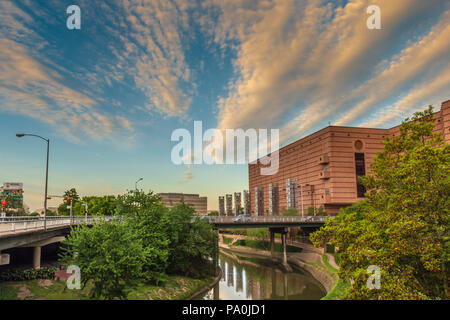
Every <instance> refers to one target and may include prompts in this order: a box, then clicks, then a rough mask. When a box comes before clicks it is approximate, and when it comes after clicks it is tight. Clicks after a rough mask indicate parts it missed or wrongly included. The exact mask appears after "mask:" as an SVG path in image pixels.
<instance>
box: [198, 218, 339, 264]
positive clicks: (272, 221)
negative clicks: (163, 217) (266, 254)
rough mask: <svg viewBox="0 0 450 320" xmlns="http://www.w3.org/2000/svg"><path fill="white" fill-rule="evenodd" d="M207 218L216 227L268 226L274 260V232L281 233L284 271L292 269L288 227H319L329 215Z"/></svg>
mask: <svg viewBox="0 0 450 320" xmlns="http://www.w3.org/2000/svg"><path fill="white" fill-rule="evenodd" d="M203 218H204V219H208V221H209V223H211V224H213V225H214V228H216V229H226V228H232V229H235V228H245V229H248V228H268V229H269V235H270V252H271V255H272V258H273V259H274V260H275V233H280V234H281V250H282V252H283V255H282V257H283V259H282V266H283V267H284V269H285V270H286V271H289V272H290V271H292V268H291V267H290V266H289V264H288V263H287V252H286V247H287V245H286V235H287V233H288V228H289V227H301V228H303V229H304V228H320V227H321V226H323V224H324V223H325V221H327V219H328V218H331V217H325V216H306V217H301V216H290V217H286V216H253V217H244V216H237V217H233V216H223V217H220V216H219V217H203Z"/></svg>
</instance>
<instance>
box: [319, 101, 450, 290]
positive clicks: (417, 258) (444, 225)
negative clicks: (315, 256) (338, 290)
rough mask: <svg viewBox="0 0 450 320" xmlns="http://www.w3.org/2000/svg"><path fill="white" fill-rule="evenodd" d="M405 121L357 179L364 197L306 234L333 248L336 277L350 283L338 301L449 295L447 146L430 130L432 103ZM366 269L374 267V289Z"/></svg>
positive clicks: (449, 153) (449, 177)
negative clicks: (337, 256) (377, 276)
mask: <svg viewBox="0 0 450 320" xmlns="http://www.w3.org/2000/svg"><path fill="white" fill-rule="evenodd" d="M409 120H410V119H406V121H405V122H403V123H402V125H401V126H400V132H399V134H397V135H396V136H395V137H393V138H386V140H385V141H384V150H383V151H381V152H379V153H378V154H377V156H376V157H375V158H374V161H373V163H372V164H371V174H369V175H366V176H365V177H363V178H361V182H362V183H363V185H364V186H365V187H366V188H367V190H368V191H367V193H366V200H364V201H361V202H358V203H356V204H354V205H352V206H350V207H347V208H345V209H342V210H341V211H340V212H339V214H338V215H337V217H336V218H335V219H333V220H329V221H327V223H326V224H325V226H324V227H323V228H322V229H320V230H319V231H317V232H316V233H314V234H312V235H311V240H312V241H313V243H314V244H315V245H316V246H319V245H324V244H326V243H331V244H333V245H335V246H336V247H338V248H339V253H340V261H341V263H340V271H339V277H340V278H341V279H342V281H344V282H346V281H351V282H352V286H351V287H350V288H349V290H347V292H346V294H345V297H344V298H345V299H449V298H450V296H449V291H448V270H449V267H450V260H449V257H450V255H449V241H450V238H449V230H450V228H449V224H450V174H449V173H450V172H449V171H450V145H449V144H446V143H445V142H443V140H442V136H441V135H440V134H436V133H434V132H433V127H434V121H433V112H432V108H431V107H430V108H429V109H428V110H425V111H424V112H418V113H415V114H414V116H413V118H412V119H411V121H409ZM369 266H376V267H375V268H379V270H380V286H379V287H378V288H377V287H375V288H373V289H371V288H370V286H369V285H368V282H370V283H371V284H374V285H376V282H375V280H374V278H375V277H373V274H372V273H371V272H368V271H367V269H368V267H369ZM371 276H372V277H371ZM369 277H371V278H369Z"/></svg>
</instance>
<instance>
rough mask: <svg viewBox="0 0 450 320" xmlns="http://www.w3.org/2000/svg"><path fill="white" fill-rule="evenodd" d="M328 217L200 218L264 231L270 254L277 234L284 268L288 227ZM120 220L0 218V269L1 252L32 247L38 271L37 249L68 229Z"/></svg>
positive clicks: (218, 225) (6, 258)
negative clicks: (279, 234) (266, 235)
mask: <svg viewBox="0 0 450 320" xmlns="http://www.w3.org/2000/svg"><path fill="white" fill-rule="evenodd" d="M327 218H328V217H323V216H307V217H301V216H291V217H286V216H252V217H245V216H244V217H243V216H237V217H236V216H215V217H209V216H202V217H201V218H200V219H204V220H207V221H208V222H209V223H210V224H212V226H213V227H214V228H215V229H227V228H233V229H234V228H246V229H248V228H268V229H269V233H270V242H271V251H272V254H274V238H275V233H281V235H282V237H281V239H282V249H283V264H284V265H286V266H287V257H286V234H287V232H288V228H289V227H302V228H318V227H321V226H322V225H323V224H324V223H325V221H326V220H327ZM112 219H115V220H116V219H121V217H109V216H97V217H91V216H84V217H67V216H56V217H53V216H52V217H47V218H46V219H45V220H44V218H42V217H4V218H0V265H3V264H9V255H8V254H1V251H4V250H7V249H12V248H17V247H32V248H34V250H33V267H34V268H37V269H38V268H40V260H41V247H43V246H45V245H48V244H51V243H54V242H60V241H62V240H64V238H65V237H66V235H67V234H68V233H69V232H70V228H71V227H72V226H76V225H80V224H87V225H92V224H94V223H98V222H101V221H111V220H112Z"/></svg>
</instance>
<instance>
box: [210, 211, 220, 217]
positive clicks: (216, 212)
mask: <svg viewBox="0 0 450 320" xmlns="http://www.w3.org/2000/svg"><path fill="white" fill-rule="evenodd" d="M218 215H219V211H211V212H210V213H208V216H209V217H216V216H218Z"/></svg>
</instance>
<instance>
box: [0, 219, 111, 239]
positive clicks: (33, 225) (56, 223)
mask: <svg viewBox="0 0 450 320" xmlns="http://www.w3.org/2000/svg"><path fill="white" fill-rule="evenodd" d="M111 219H112V218H111V217H109V216H101V217H91V216H88V217H78V216H77V217H72V218H71V217H67V216H51V217H46V218H45V219H44V217H23V216H21V217H2V218H0V235H1V234H5V233H11V232H12V233H17V232H23V231H29V230H35V229H44V227H46V228H47V229H50V228H56V227H62V226H70V225H78V224H83V223H85V224H88V225H91V224H94V223H96V222H100V221H111Z"/></svg>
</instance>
